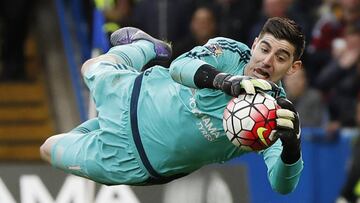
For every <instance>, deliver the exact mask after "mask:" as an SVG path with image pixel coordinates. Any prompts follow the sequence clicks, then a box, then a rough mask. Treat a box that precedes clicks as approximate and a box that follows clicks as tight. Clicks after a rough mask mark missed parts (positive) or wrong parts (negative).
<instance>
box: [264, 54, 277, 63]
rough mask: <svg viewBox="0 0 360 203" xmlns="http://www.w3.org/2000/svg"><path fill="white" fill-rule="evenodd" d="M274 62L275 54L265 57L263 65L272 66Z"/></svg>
mask: <svg viewBox="0 0 360 203" xmlns="http://www.w3.org/2000/svg"><path fill="white" fill-rule="evenodd" d="M273 60H274V55H273V54H268V55H266V56H265V58H264V60H263V63H264V65H266V66H271V65H272V63H273Z"/></svg>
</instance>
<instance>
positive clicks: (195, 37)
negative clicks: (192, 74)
mask: <svg viewBox="0 0 360 203" xmlns="http://www.w3.org/2000/svg"><path fill="white" fill-rule="evenodd" d="M217 34H218V28H217V18H216V16H215V12H214V10H213V9H212V7H210V6H200V7H198V8H197V9H196V10H195V12H194V14H193V16H192V19H191V22H190V34H189V35H187V36H186V37H185V38H184V39H182V40H180V41H178V42H176V43H174V45H173V50H174V52H173V58H176V57H177V56H179V55H180V54H182V53H185V52H187V51H189V50H190V49H192V48H193V47H194V46H199V45H204V44H205V43H206V42H207V41H208V40H209V39H210V38H213V37H216V36H217Z"/></svg>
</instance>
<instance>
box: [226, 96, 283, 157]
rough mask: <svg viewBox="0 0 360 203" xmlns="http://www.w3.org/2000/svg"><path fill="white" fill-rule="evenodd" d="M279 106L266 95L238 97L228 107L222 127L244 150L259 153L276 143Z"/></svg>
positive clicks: (231, 139)
mask: <svg viewBox="0 0 360 203" xmlns="http://www.w3.org/2000/svg"><path fill="white" fill-rule="evenodd" d="M279 108H280V106H279V105H278V104H277V103H276V100H275V99H274V98H273V97H271V96H270V95H268V94H266V93H262V92H259V93H256V94H255V95H252V94H241V95H240V96H239V97H234V98H233V99H231V100H230V102H229V103H228V104H227V106H226V108H225V110H224V114H223V127H224V130H225V133H226V135H227V137H228V138H229V140H230V141H231V142H232V143H233V144H234V145H236V146H238V147H240V148H241V149H243V150H246V151H259V150H263V149H266V148H268V147H270V146H271V145H272V144H273V143H274V142H275V141H276V138H275V137H274V135H273V133H271V132H272V130H273V129H274V128H275V127H276V109H279Z"/></svg>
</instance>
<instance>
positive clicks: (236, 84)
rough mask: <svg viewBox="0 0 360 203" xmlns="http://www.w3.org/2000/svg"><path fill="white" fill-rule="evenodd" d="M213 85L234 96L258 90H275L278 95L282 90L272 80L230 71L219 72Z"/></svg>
mask: <svg viewBox="0 0 360 203" xmlns="http://www.w3.org/2000/svg"><path fill="white" fill-rule="evenodd" d="M213 86H214V87H215V88H216V89H219V90H222V91H223V92H225V93H226V94H228V95H230V96H234V97H237V96H239V95H240V94H242V93H244V92H246V93H248V94H255V93H256V92H258V91H273V92H275V95H277V94H278V93H279V91H280V90H279V87H278V86H277V85H276V84H275V83H273V82H271V81H267V80H263V79H257V78H253V77H249V76H240V75H231V74H228V73H219V74H217V75H216V76H215V79H214V81H213Z"/></svg>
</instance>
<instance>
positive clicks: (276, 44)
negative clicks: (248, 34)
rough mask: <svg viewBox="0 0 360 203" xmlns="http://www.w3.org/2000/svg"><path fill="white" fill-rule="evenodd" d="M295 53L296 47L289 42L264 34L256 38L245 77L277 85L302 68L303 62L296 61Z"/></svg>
mask: <svg viewBox="0 0 360 203" xmlns="http://www.w3.org/2000/svg"><path fill="white" fill-rule="evenodd" d="M294 53H295V47H294V46H293V45H292V44H290V43H289V42H288V41H286V40H279V39H276V38H275V37H274V36H273V35H271V34H264V35H263V37H262V38H256V39H255V41H254V43H253V45H252V47H251V55H252V56H251V58H250V61H249V63H248V64H247V66H246V69H245V75H247V76H252V77H255V78H260V79H265V80H270V81H273V82H275V83H277V82H278V81H279V80H281V79H282V77H284V76H285V75H286V74H288V75H291V74H292V73H294V72H295V71H296V70H298V69H299V68H300V67H301V61H294Z"/></svg>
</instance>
